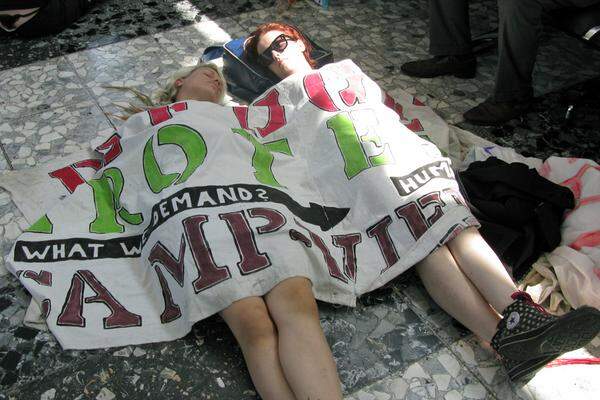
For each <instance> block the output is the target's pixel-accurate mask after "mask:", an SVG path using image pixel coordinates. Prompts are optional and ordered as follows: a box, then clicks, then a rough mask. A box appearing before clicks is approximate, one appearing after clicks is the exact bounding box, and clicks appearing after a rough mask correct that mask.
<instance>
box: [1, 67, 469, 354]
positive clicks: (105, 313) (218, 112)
mask: <svg viewBox="0 0 600 400" xmlns="http://www.w3.org/2000/svg"><path fill="white" fill-rule="evenodd" d="M386 102H387V104H386ZM389 103H390V100H389V98H387V99H386V96H385V95H383V92H382V91H381V89H380V88H379V87H378V86H377V84H376V83H375V82H373V81H372V80H370V79H369V78H368V77H367V76H366V75H364V74H363V73H362V72H361V71H360V69H359V68H358V67H357V66H356V65H354V64H353V63H352V62H351V61H348V60H346V61H341V62H338V63H335V64H329V65H327V66H325V67H323V68H321V69H319V70H315V71H312V72H310V73H308V74H306V75H302V74H295V75H292V76H290V77H288V78H287V79H285V80H283V81H282V82H280V83H279V84H277V85H276V86H274V87H272V88H271V89H269V90H268V91H266V92H265V93H264V94H263V95H262V96H261V97H260V98H258V99H257V100H256V101H255V102H254V103H253V104H252V105H250V106H235V107H225V106H221V105H217V104H212V103H207V102H196V101H184V102H179V103H174V104H171V105H169V106H164V107H160V108H156V109H152V110H149V111H147V112H144V113H139V114H136V115H134V116H133V117H131V118H130V119H129V121H128V122H127V123H126V124H125V125H124V126H123V128H122V129H120V130H119V132H118V134H115V135H113V136H111V137H110V138H109V139H108V140H107V142H106V143H105V144H103V145H102V146H101V147H100V150H101V153H102V155H103V157H102V158H101V159H99V160H96V161H93V160H88V161H87V162H88V164H90V165H87V164H86V165H83V164H82V165H79V167H85V168H92V169H93V170H97V172H96V173H95V175H93V177H91V178H84V177H82V176H81V175H80V174H78V173H77V168H76V167H77V166H74V165H70V166H68V167H65V169H61V170H60V171H59V172H55V176H53V178H55V179H56V180H58V181H60V182H61V183H62V185H64V187H65V188H66V189H67V190H68V192H69V193H71V194H70V195H69V196H67V197H66V198H65V199H63V200H62V201H59V202H58V204H57V205H56V206H55V207H54V208H52V209H51V210H50V211H48V212H47V213H46V214H45V215H44V216H43V217H42V218H40V219H39V220H38V221H37V222H36V223H34V224H33V225H32V226H31V227H30V228H29V230H28V231H27V232H25V233H24V234H23V235H22V236H20V237H19V238H18V240H17V241H16V243H15V245H14V247H13V249H12V251H11V255H10V257H9V270H10V271H11V272H12V273H13V274H15V275H16V276H18V277H19V279H20V280H21V282H22V283H23V285H24V286H25V287H26V288H27V290H28V291H29V292H30V293H31V294H32V297H33V300H34V301H35V303H36V304H37V305H38V306H39V308H40V309H41V310H42V312H43V315H44V317H45V318H46V323H47V325H48V327H49V329H50V330H51V331H52V332H53V333H54V335H55V336H56V337H57V339H58V341H59V342H60V344H61V345H62V346H63V348H76V349H91V348H100V347H110V346H121V345H127V344H139V343H148V342H157V341H164V340H172V339H176V338H179V337H182V336H184V335H185V334H186V333H188V332H189V330H190V329H191V326H192V325H193V324H194V323H195V322H197V321H199V320H202V319H203V318H206V317H208V316H210V315H212V314H214V313H217V312H219V311H220V310H223V309H224V308H226V307H227V306H229V305H230V304H231V303H232V302H234V301H236V300H239V299H241V298H244V297H248V296H260V295H264V294H265V293H267V292H268V291H269V290H271V289H272V288H273V287H274V286H275V285H277V284H278V283H279V282H281V281H283V280H285V279H287V278H290V277H294V276H303V277H307V278H308V279H310V280H311V281H312V283H313V292H314V294H315V297H316V298H317V299H320V300H323V301H327V302H332V303H338V304H344V305H350V306H353V305H354V304H355V299H356V297H357V296H359V295H361V294H364V293H366V292H368V291H371V290H373V289H376V288H378V287H380V286H381V285H383V284H385V283H386V282H388V281H390V280H391V279H393V278H394V277H396V276H397V275H399V274H401V273H402V272H404V271H405V270H407V269H408V268H410V267H411V266H413V265H414V264H415V263H416V262H418V261H419V260H421V259H423V258H424V257H425V256H427V255H428V254H429V253H430V252H432V251H433V250H435V249H436V248H437V247H439V246H440V245H441V244H443V243H445V242H446V241H447V240H449V239H451V238H452V237H454V236H455V235H456V234H457V233H458V232H460V231H461V230H463V229H464V228H465V227H467V226H472V225H477V221H476V220H475V219H474V218H473V217H472V216H471V214H470V213H469V211H468V209H467V207H466V206H465V205H464V201H463V199H462V197H461V195H460V194H459V192H458V187H457V184H456V181H455V179H454V173H453V171H452V168H451V163H450V160H449V159H448V158H446V157H444V156H443V155H442V154H441V153H440V151H439V150H438V148H437V147H436V146H435V145H433V144H432V143H430V142H428V141H427V140H424V139H422V138H420V137H419V136H418V135H416V134H415V133H413V132H412V131H411V130H410V129H408V128H407V127H406V126H405V124H404V123H406V121H403V120H402V117H401V113H398V112H397V111H398V110H396V112H394V110H392V108H394V107H391V108H390V106H393V104H391V105H390V104H389ZM399 114H400V116H399ZM403 122H404V123H403ZM417 122H418V121H417ZM91 164H93V165H91Z"/></svg>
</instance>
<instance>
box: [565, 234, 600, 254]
mask: <svg viewBox="0 0 600 400" xmlns="http://www.w3.org/2000/svg"><path fill="white" fill-rule="evenodd" d="M597 246H600V231H594V232H586V233H582V234H581V235H579V236H578V237H577V239H575V241H574V242H573V243H571V244H570V245H569V247H571V248H572V249H575V250H581V248H582V247H597Z"/></svg>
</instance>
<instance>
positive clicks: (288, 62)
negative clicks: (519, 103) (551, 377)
mask: <svg viewBox="0 0 600 400" xmlns="http://www.w3.org/2000/svg"><path fill="white" fill-rule="evenodd" d="M310 51H311V46H310V43H309V42H308V40H307V39H306V38H305V37H304V36H303V35H302V33H301V32H299V31H298V30H297V29H296V28H294V27H292V26H290V25H286V24H281V23H268V24H263V25H260V26H259V27H258V28H257V29H256V31H254V32H253V33H252V34H251V35H250V36H249V38H248V39H247V41H246V44H245V55H246V57H247V59H248V60H249V61H250V62H253V63H256V64H259V65H262V66H264V67H266V68H268V69H270V70H271V71H272V72H273V73H274V74H275V75H277V76H278V77H279V78H281V79H282V80H286V78H289V79H296V78H292V77H298V76H312V75H310V74H311V73H312V74H313V75H314V73H313V72H314V71H313V68H314V66H315V63H314V61H313V60H312V59H311V58H310ZM308 81H309V80H307V79H306V78H305V79H304V81H303V82H304V86H305V89H306V88H307V87H308V86H307V82H308ZM313 81H314V79H310V82H313ZM298 82H302V80H300V79H298ZM324 95H326V94H324ZM357 104H358V103H357ZM349 110H350V111H351V112H355V111H358V110H359V108H357V107H355V108H354V109H353V107H349ZM415 136H416V135H415ZM457 222H458V221H457ZM416 261H418V262H416V264H415V268H416V271H417V272H418V274H419V276H420V277H421V280H422V281H423V284H424V285H425V287H426V289H427V291H428V292H429V294H430V295H431V297H432V298H433V299H434V300H435V301H436V302H437V303H438V304H439V305H440V306H441V307H442V308H443V309H444V310H445V311H446V312H448V313H449V314H450V315H451V316H452V317H454V318H456V319H457V320H458V321H460V322H461V323H462V324H463V325H465V326H466V327H467V328H469V329H470V330H471V331H472V332H474V333H475V334H476V335H478V336H479V337H481V338H482V339H484V340H486V341H488V342H490V343H491V345H492V347H493V348H494V349H495V350H496V351H497V353H498V354H499V355H500V356H501V357H502V359H503V361H504V363H505V365H506V367H507V370H508V374H509V376H510V377H511V379H513V380H515V381H520V380H524V379H530V378H531V377H532V376H533V374H534V373H535V371H537V370H538V369H539V368H541V367H543V366H544V365H545V364H547V363H548V362H549V361H551V360H552V359H554V358H556V357H558V356H559V355H560V354H562V353H564V352H566V351H570V350H573V349H576V348H579V347H581V346H584V345H586V344H587V343H588V342H589V341H591V340H592V339H593V338H594V337H595V336H596V334H597V333H598V332H599V331H600V311H598V310H597V309H595V308H592V307H581V308H579V309H577V310H575V311H572V312H570V313H568V314H566V315H564V316H562V317H559V318H558V317H555V316H552V315H549V314H548V313H547V312H546V311H545V310H544V309H543V308H542V307H541V306H539V305H538V304H536V303H534V302H533V301H532V300H531V298H530V297H529V295H528V294H527V293H525V292H520V291H518V290H517V288H516V286H515V284H514V283H513V281H512V279H511V278H510V276H509V275H508V273H507V272H506V270H505V268H504V266H503V264H502V262H501V261H500V259H499V258H498V257H497V255H496V254H495V253H494V251H493V250H492V249H491V248H490V247H489V246H488V244H487V243H486V242H485V241H484V239H483V238H482V237H481V235H480V234H479V232H478V230H477V228H476V227H475V226H471V227H467V228H466V229H464V230H463V231H462V232H460V233H459V234H458V235H456V236H455V237H454V238H449V239H448V240H447V241H446V242H441V241H440V245H439V246H437V248H436V247H433V248H431V249H430V253H429V255H426V256H425V257H424V258H422V259H420V260H416ZM307 284H308V282H307ZM294 350H295V351H301V350H300V349H294ZM281 375H282V376H286V374H285V373H283V372H282V374H281ZM315 375H318V374H315ZM308 376H310V373H307V377H308ZM325 378H326V376H324V375H322V376H320V377H315V378H314V379H317V381H320V382H322V381H323V380H325ZM289 383H290V385H291V387H292V389H293V391H294V393H297V394H298V393H300V391H297V390H296V387H295V386H294V384H295V383H294V384H293V382H291V381H289ZM307 384H308V381H307ZM336 384H337V382H334V381H331V382H330V383H329V384H325V383H323V384H322V385H319V386H320V387H321V388H323V389H325V388H327V387H334V386H335V385H336ZM322 393H324V392H322ZM305 397H306V396H305ZM313 397H314V395H313V396H311V398H313ZM317 397H321V398H333V397H329V396H327V395H319V396H317Z"/></svg>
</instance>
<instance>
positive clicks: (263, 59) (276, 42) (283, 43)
mask: <svg viewBox="0 0 600 400" xmlns="http://www.w3.org/2000/svg"><path fill="white" fill-rule="evenodd" d="M288 40H291V41H294V40H296V39H294V38H293V37H291V36H288V35H286V34H283V33H282V34H281V35H279V36H277V37H276V38H275V39H273V41H272V42H271V44H270V45H269V47H267V49H266V50H265V51H263V52H262V53H260V54H259V55H258V63H259V64H260V65H262V66H263V67H268V66H269V65H271V63H272V62H274V61H275V60H274V59H273V51H276V52H278V53H281V52H282V51H284V50H285V49H286V48H287V45H288Z"/></svg>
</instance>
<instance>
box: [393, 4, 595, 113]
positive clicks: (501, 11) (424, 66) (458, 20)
mask: <svg viewBox="0 0 600 400" xmlns="http://www.w3.org/2000/svg"><path fill="white" fill-rule="evenodd" d="M596 3H600V0H498V65H497V70H496V80H495V85H494V91H493V93H492V95H491V96H490V97H489V98H488V99H487V100H485V101H484V102H483V103H481V104H479V105H478V106H476V107H474V108H472V109H471V110H468V111H467V112H465V113H464V118H465V120H467V121H468V122H471V123H473V124H477V125H497V124H502V123H504V122H507V121H509V120H511V119H513V118H516V117H518V116H520V115H522V114H523V113H525V112H526V111H527V109H528V108H529V105H530V103H531V100H532V98H533V88H532V78H531V75H532V72H533V66H534V63H535V57H536V53H537V47H538V42H539V38H540V35H541V32H542V15H543V13H544V12H548V11H552V10H556V9H560V8H564V7H587V6H590V5H593V4H596ZM429 39H430V46H429V52H430V53H431V54H432V55H433V56H434V57H433V58H430V59H427V60H419V61H411V62H407V63H405V64H403V65H402V66H401V67H400V68H401V70H402V71H403V72H404V73H405V74H407V75H409V76H414V77H419V78H433V77H436V76H442V75H454V76H456V77H458V78H464V79H468V78H473V77H474V76H475V72H476V67H477V61H476V58H475V55H474V54H473V52H472V51H473V50H472V47H471V30H470V25H469V1H468V0H430V1H429Z"/></svg>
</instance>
